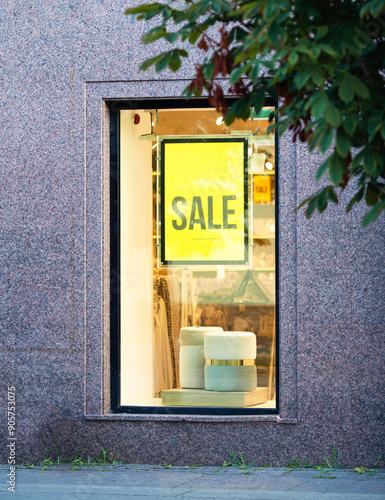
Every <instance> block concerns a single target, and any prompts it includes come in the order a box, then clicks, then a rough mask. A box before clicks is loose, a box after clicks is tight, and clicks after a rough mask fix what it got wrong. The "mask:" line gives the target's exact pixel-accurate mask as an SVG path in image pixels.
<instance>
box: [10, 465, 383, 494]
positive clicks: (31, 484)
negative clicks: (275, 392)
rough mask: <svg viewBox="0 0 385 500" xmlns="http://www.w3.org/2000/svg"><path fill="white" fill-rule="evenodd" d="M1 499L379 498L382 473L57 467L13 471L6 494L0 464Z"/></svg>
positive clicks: (201, 468)
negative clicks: (12, 487) (12, 481)
mask: <svg viewBox="0 0 385 500" xmlns="http://www.w3.org/2000/svg"><path fill="white" fill-rule="evenodd" d="M0 470H1V478H2V479H1V484H0V498H1V499H21V498H23V499H25V500H94V499H95V500H107V499H111V498H120V499H122V500H123V499H126V498H128V499H130V498H133V499H135V500H142V499H143V500H144V499H146V500H149V499H152V498H178V499H184V498H186V499H187V498H190V499H194V498H202V499H227V498H235V499H258V500H296V499H300V500H318V499H322V500H341V499H346V500H384V499H385V469H376V471H375V472H370V471H365V472H363V473H361V474H360V473H359V472H357V471H352V470H344V469H336V470H335V469H333V470H317V469H294V470H292V469H288V468H284V467H249V468H247V469H243V470H242V469H241V468H236V467H219V468H215V467H190V468H186V467H172V466H167V467H165V466H158V467H157V466H152V465H127V464H122V465H117V466H114V467H112V468H111V467H105V468H103V467H99V466H98V467H85V468H80V469H77V470H71V465H59V466H57V467H54V468H52V469H47V470H41V469H40V468H39V467H35V468H34V469H27V468H21V469H17V470H16V492H15V493H13V492H10V491H7V488H8V487H9V484H7V480H8V479H9V477H8V476H7V474H8V473H9V466H6V465H3V466H0Z"/></svg>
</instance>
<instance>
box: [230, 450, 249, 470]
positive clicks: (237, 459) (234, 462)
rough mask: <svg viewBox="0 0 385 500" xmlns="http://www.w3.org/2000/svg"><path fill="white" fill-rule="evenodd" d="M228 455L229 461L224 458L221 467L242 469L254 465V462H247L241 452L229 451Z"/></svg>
mask: <svg viewBox="0 0 385 500" xmlns="http://www.w3.org/2000/svg"><path fill="white" fill-rule="evenodd" d="M229 455H230V457H231V458H230V460H229V461H226V460H225V461H224V462H223V467H239V469H242V470H244V469H248V468H249V467H252V466H253V465H254V462H252V463H251V464H247V463H246V462H245V459H244V458H243V455H242V453H238V454H236V453H232V452H231V451H229Z"/></svg>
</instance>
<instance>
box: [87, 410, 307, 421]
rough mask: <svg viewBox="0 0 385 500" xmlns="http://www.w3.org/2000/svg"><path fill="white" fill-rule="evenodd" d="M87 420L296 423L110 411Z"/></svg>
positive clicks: (265, 418) (274, 418) (270, 418)
mask: <svg viewBox="0 0 385 500" xmlns="http://www.w3.org/2000/svg"><path fill="white" fill-rule="evenodd" d="M84 419H85V420H87V421H131V422H132V421H141V422H208V423H222V422H242V423H245V422H255V423H258V422H262V423H264V422H272V423H277V424H297V423H298V421H297V419H296V418H282V417H280V416H279V415H176V414H174V415H170V414H168V415H156V414H135V413H131V414H127V413H111V414H108V415H85V416H84Z"/></svg>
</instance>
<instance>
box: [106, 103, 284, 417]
mask: <svg viewBox="0 0 385 500" xmlns="http://www.w3.org/2000/svg"><path fill="white" fill-rule="evenodd" d="M163 106H164V107H163V108H159V104H158V106H157V107H152V108H151V109H150V104H149V103H147V104H146V105H145V106H143V102H142V103H141V106H138V105H137V106H136V107H135V108H134V109H133V106H132V104H131V105H130V107H129V106H128V105H127V106H125V105H122V104H121V105H120V106H118V107H117V108H116V109H115V110H114V111H113V112H111V338H112V345H111V365H112V372H111V373H112V377H111V394H112V399H111V401H112V411H115V412H129V413H144V412H148V413H154V412H156V413H186V412H187V413H205V414H213V413H214V414H218V413H226V414H229V413H230V414H245V413H248V414H251V413H276V412H277V371H276V339H277V332H276V325H277V321H276V305H275V297H276V282H277V280H276V247H277V246H276V223H277V220H276V210H275V182H276V175H275V174H276V167H277V165H276V144H275V143H276V141H275V135H274V133H268V132H267V128H268V126H269V115H270V113H271V110H272V109H273V108H272V107H269V106H266V107H265V108H263V109H262V111H261V112H260V113H259V114H255V113H254V112H253V111H251V113H250V119H249V120H247V121H242V120H237V121H236V122H234V123H233V124H232V125H231V126H227V125H226V124H225V123H224V121H223V118H222V116H221V115H220V114H219V113H218V112H217V111H215V110H214V109H211V108H203V107H201V108H198V107H195V108H186V107H184V108H175V107H174V104H173V103H172V104H171V105H170V106H167V103H163Z"/></svg>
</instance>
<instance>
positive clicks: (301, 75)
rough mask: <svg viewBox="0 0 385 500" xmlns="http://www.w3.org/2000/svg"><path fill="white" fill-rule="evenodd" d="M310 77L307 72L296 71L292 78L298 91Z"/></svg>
mask: <svg viewBox="0 0 385 500" xmlns="http://www.w3.org/2000/svg"><path fill="white" fill-rule="evenodd" d="M309 77H310V73H309V71H298V73H296V74H295V76H294V83H295V86H296V87H297V88H298V89H302V88H303V87H304V86H305V85H306V82H307V81H308V79H309Z"/></svg>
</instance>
